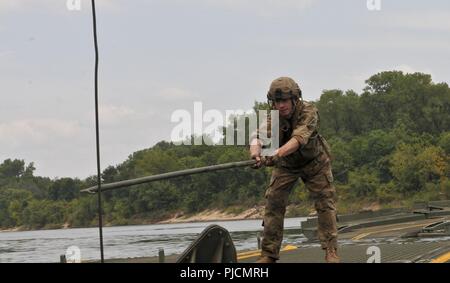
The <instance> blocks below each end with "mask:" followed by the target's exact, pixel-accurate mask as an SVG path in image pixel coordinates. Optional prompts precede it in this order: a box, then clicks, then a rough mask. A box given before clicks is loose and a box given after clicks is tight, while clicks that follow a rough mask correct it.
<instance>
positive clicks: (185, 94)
mask: <svg viewBox="0 0 450 283" xmlns="http://www.w3.org/2000/svg"><path fill="white" fill-rule="evenodd" d="M158 97H161V98H162V99H163V100H165V101H177V100H192V99H194V98H195V97H197V96H196V95H194V94H193V93H192V92H190V91H188V90H185V89H181V88H176V87H170V88H164V89H162V90H161V91H160V92H159V93H158Z"/></svg>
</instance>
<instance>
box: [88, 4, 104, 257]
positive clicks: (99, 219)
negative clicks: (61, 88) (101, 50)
mask: <svg viewBox="0 0 450 283" xmlns="http://www.w3.org/2000/svg"><path fill="white" fill-rule="evenodd" d="M91 3H92V20H93V22H92V23H93V28H94V46H95V137H96V142H97V185H98V190H97V195H98V229H99V235H100V257H101V263H103V262H104V261H105V260H104V255H103V229H102V227H103V223H102V192H101V182H102V181H101V172H100V135H99V126H98V124H99V123H98V44H97V20H96V16H95V0H91Z"/></svg>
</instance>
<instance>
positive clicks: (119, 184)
mask: <svg viewBox="0 0 450 283" xmlns="http://www.w3.org/2000/svg"><path fill="white" fill-rule="evenodd" d="M255 163H256V161H255V160H246V161H238V162H230V163H224V164H219V165H212V166H205V167H199V168H193V169H187V170H180V171H174V172H169V173H163V174H159V175H153V176H147V177H142V178H137V179H131V180H125V181H120V182H115V183H109V184H103V185H102V187H101V189H100V190H101V191H102V192H104V191H109V190H114V189H120V188H124V187H129V186H133V185H138V184H143V183H150V182H155V181H160V180H166V179H171V178H176V177H181V176H187V175H194V174H199V173H206V172H212V171H218V170H225V169H231V168H237V167H245V166H250V165H254V164H255ZM98 190H99V187H98V186H93V187H90V188H87V189H84V190H81V192H84V193H96V192H98Z"/></svg>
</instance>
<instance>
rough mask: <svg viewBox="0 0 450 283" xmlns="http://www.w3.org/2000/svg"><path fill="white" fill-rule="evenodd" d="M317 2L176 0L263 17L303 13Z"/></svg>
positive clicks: (300, 0)
mask: <svg viewBox="0 0 450 283" xmlns="http://www.w3.org/2000/svg"><path fill="white" fill-rule="evenodd" d="M317 1H318V0H282V1H279V0H191V1H184V0H182V1H181V0H176V1H175V3H186V2H188V3H189V5H192V3H197V4H201V5H208V6H213V7H219V8H221V9H228V10H232V11H240V12H246V13H253V14H257V15H258V16H263V17H272V16H276V15H280V14H283V15H285V14H286V12H299V11H303V10H305V9H307V8H310V7H311V6H312V4H313V3H314V2H317ZM165 2H166V1H165Z"/></svg>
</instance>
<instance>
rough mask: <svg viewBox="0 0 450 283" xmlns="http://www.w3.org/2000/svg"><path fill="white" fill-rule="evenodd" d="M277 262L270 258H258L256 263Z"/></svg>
mask: <svg viewBox="0 0 450 283" xmlns="http://www.w3.org/2000/svg"><path fill="white" fill-rule="evenodd" d="M276 262H277V260H276V259H274V258H273V257H270V256H262V257H260V258H259V259H258V260H257V261H256V263H276Z"/></svg>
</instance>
